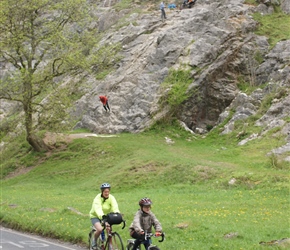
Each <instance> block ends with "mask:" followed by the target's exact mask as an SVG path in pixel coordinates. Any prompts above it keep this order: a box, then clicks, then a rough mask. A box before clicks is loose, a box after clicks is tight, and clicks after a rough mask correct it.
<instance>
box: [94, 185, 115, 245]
mask: <svg viewBox="0 0 290 250" xmlns="http://www.w3.org/2000/svg"><path fill="white" fill-rule="evenodd" d="M100 189H101V193H99V194H98V195H97V196H96V197H95V199H94V201H93V204H92V208H91V211H90V218H91V222H92V224H93V226H94V227H95V228H96V232H95V241H96V240H97V239H98V237H99V236H100V234H101V232H102V230H103V227H102V220H105V219H106V215H107V214H108V213H120V211H119V206H118V203H117V200H116V199H115V197H114V196H113V195H111V194H110V191H111V185H110V184H109V183H103V184H102V185H101V187H100Z"/></svg>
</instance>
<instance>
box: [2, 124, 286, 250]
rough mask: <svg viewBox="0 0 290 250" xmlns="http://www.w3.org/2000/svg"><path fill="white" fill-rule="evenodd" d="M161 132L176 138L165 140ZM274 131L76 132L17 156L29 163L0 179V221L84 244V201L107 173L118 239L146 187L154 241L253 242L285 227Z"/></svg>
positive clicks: (225, 245) (178, 244)
mask: <svg viewBox="0 0 290 250" xmlns="http://www.w3.org/2000/svg"><path fill="white" fill-rule="evenodd" d="M165 136H167V137H170V138H171V139H172V140H174V142H175V143H174V144H172V145H168V144H166V142H165V139H164V137H165ZM217 137H219V140H217ZM280 140H281V139H279V137H278V138H277V137H276V138H275V137H271V136H269V138H267V137H265V138H264V139H263V140H260V141H256V142H255V141H253V142H251V143H249V145H245V146H243V147H239V146H237V140H233V139H231V138H230V137H228V136H219V135H217V134H214V133H212V134H211V133H210V134H209V135H208V136H207V137H206V138H202V137H201V136H197V135H195V136H193V135H191V134H187V133H185V132H184V131H182V130H179V129H177V128H168V127H163V128H161V129H157V130H154V129H153V130H151V131H149V132H144V133H142V134H120V135H118V137H113V138H94V137H91V138H84V139H75V140H74V141H73V142H72V143H70V144H68V147H67V149H66V150H56V151H55V152H54V153H53V154H51V155H49V156H48V155H47V156H45V155H41V154H33V153H27V154H23V156H22V158H21V157H20V156H18V158H19V159H18V161H19V162H22V164H23V165H25V163H27V165H26V167H31V166H34V165H35V166H34V167H32V170H31V171H30V172H28V173H26V174H22V175H19V176H15V177H13V178H8V179H7V178H6V179H5V178H4V179H2V184H1V185H2V195H1V211H0V216H1V217H0V218H1V222H2V224H4V225H8V226H10V227H13V228H16V229H21V230H26V231H31V232H36V233H38V234H40V235H46V236H51V237H56V238H59V239H62V240H65V241H71V242H77V243H82V244H84V245H85V244H87V238H88V232H89V229H90V220H89V217H88V212H89V210H90V208H91V203H92V201H93V198H94V197H95V195H96V194H97V193H98V192H99V185H100V184H101V183H103V182H109V183H111V185H112V186H113V188H112V194H113V195H114V196H115V197H116V198H117V200H118V203H119V207H120V210H121V212H122V213H123V214H124V218H125V219H126V221H127V227H126V228H125V229H124V230H121V228H120V226H115V229H116V230H118V231H119V232H120V234H121V236H122V238H123V240H124V241H126V240H127V239H128V238H130V237H129V233H128V227H129V224H130V223H131V221H132V219H133V216H134V214H135V212H136V211H137V209H138V200H139V199H140V198H142V197H144V196H148V197H150V198H151V199H152V200H153V202H154V205H153V210H152V211H153V212H154V213H155V214H156V216H157V217H158V219H159V220H160V221H161V223H162V225H163V228H164V232H165V233H166V240H165V241H164V242H163V243H159V246H160V247H161V248H162V249H167V250H171V249H179V250H183V249H184V250H185V249H245V250H246V249H260V248H262V246H260V245H259V242H260V241H271V240H275V239H282V238H287V237H289V236H290V232H289V214H290V213H289V211H290V209H289V208H290V204H289V164H286V163H280V165H279V166H280V167H279V169H277V168H275V166H273V165H272V164H271V160H270V158H269V157H267V156H266V153H267V152H269V151H270V150H271V148H272V147H273V146H275V145H279V144H280V143H281V141H280ZM270 142H271V143H270ZM12 146H13V145H12ZM2 159H3V158H2ZM32 159H34V162H33V161H32ZM18 164H20V163H18ZM3 166H4V165H2V169H3ZM6 167H7V166H6ZM232 178H235V179H236V183H235V184H234V185H229V184H228V182H229V180H231V179H232ZM74 210H77V211H79V212H80V213H81V214H78V213H76V212H74ZM228 234H233V235H234V237H229V238H228V237H227V236H226V235H228ZM155 243H158V242H157V240H155ZM286 247H289V245H288V246H281V245H279V246H276V247H275V246H274V247H273V246H272V247H271V249H286ZM263 248H264V247H263Z"/></svg>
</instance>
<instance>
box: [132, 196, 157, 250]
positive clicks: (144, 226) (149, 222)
mask: <svg viewBox="0 0 290 250" xmlns="http://www.w3.org/2000/svg"><path fill="white" fill-rule="evenodd" d="M151 205H152V201H151V200H150V199H149V198H147V197H145V198H142V199H141V200H140V201H139V206H140V209H139V210H138V211H137V213H136V214H135V216H134V219H133V222H132V224H131V225H130V228H129V230H130V235H131V236H132V237H133V238H134V239H136V240H135V243H134V246H133V248H132V250H136V249H137V247H138V246H139V245H140V244H141V243H142V241H144V239H145V238H144V235H145V232H146V233H151V232H152V227H154V229H155V234H156V236H160V235H161V232H162V226H161V223H160V222H159V221H158V219H157V218H156V216H155V214H153V213H152V212H151ZM147 244H148V243H147ZM144 246H145V248H146V249H147V248H148V245H146V243H145V244H144Z"/></svg>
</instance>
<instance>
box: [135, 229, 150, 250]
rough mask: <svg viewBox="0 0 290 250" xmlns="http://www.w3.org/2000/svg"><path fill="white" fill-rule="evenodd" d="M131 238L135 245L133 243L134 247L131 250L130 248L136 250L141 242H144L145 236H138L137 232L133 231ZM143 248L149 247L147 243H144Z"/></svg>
mask: <svg viewBox="0 0 290 250" xmlns="http://www.w3.org/2000/svg"><path fill="white" fill-rule="evenodd" d="M131 236H132V237H133V238H134V239H136V240H135V243H134V246H133V248H132V250H137V247H139V246H140V244H141V243H142V242H143V241H145V235H144V234H138V233H137V232H135V231H134V232H133V233H131ZM144 247H145V249H148V247H149V242H146V243H144Z"/></svg>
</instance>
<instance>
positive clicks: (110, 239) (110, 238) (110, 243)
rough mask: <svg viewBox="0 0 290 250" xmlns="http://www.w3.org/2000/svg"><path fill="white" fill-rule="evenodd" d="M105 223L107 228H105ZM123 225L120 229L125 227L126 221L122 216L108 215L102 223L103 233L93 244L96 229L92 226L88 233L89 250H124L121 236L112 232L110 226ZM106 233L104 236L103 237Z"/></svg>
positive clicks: (116, 214) (117, 214)
mask: <svg viewBox="0 0 290 250" xmlns="http://www.w3.org/2000/svg"><path fill="white" fill-rule="evenodd" d="M106 223H107V224H108V225H109V226H106ZM121 223H123V226H122V229H124V228H125V226H126V221H125V220H123V218H122V215H121V214H119V213H109V214H108V215H107V219H106V220H105V221H104V222H103V224H102V225H103V231H102V233H101V234H100V237H99V238H98V239H97V242H96V246H94V245H93V244H94V243H95V231H96V228H95V227H94V226H92V228H91V231H90V233H89V249H90V250H125V249H124V245H123V242H122V238H121V236H120V235H119V234H118V233H117V232H114V231H113V228H112V225H118V224H121ZM105 232H106V235H105Z"/></svg>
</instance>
